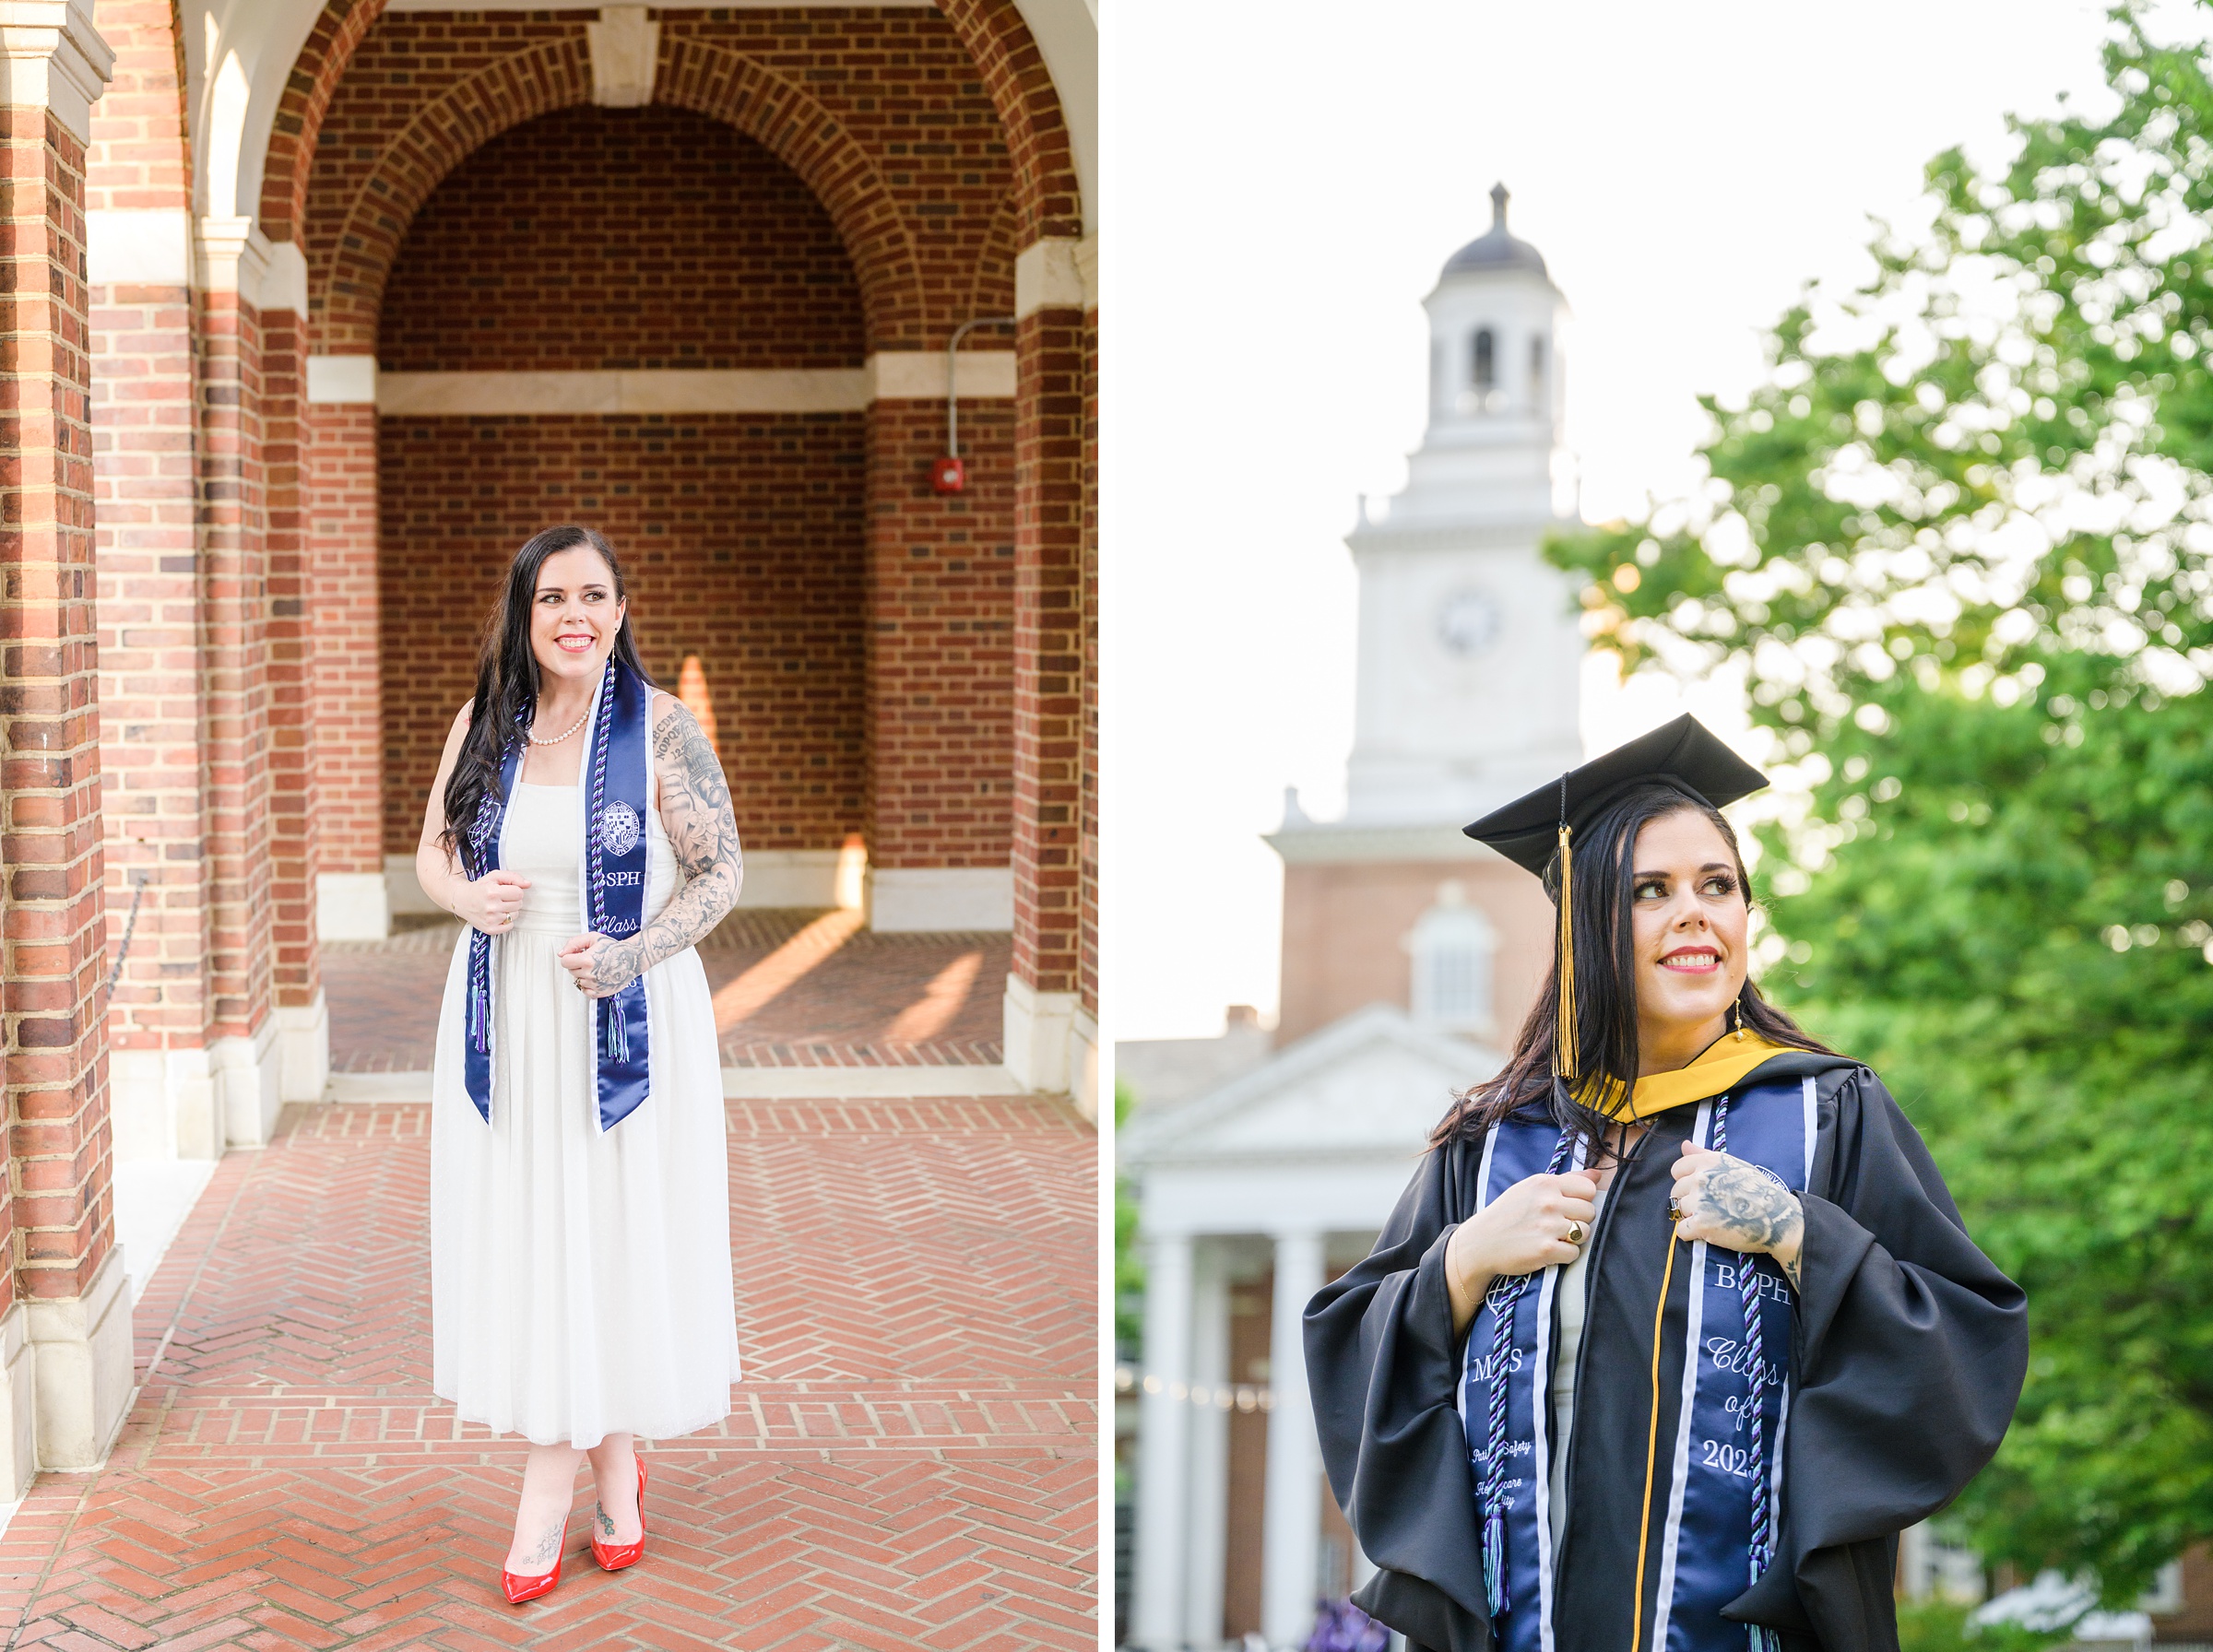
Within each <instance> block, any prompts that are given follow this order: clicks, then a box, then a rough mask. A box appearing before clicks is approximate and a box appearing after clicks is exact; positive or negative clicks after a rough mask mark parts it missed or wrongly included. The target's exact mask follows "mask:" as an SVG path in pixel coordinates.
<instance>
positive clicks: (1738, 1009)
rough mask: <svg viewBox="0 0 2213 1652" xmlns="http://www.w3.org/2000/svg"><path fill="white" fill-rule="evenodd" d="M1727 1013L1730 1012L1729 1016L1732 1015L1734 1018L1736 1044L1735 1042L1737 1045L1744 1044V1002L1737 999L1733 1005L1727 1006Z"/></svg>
mask: <svg viewBox="0 0 2213 1652" xmlns="http://www.w3.org/2000/svg"><path fill="white" fill-rule="evenodd" d="M1729 1012H1730V1014H1731V1015H1733V1016H1734V1018H1735V1020H1736V1042H1737V1043H1739V1044H1742V1043H1744V1042H1745V1001H1744V999H1742V998H1738V999H1737V1000H1736V1001H1735V1002H1734V1003H1733V1004H1731V1005H1730V1006H1729Z"/></svg>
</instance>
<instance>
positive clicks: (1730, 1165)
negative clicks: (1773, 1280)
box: [1674, 1141, 1805, 1289]
mask: <svg viewBox="0 0 2213 1652" xmlns="http://www.w3.org/2000/svg"><path fill="white" fill-rule="evenodd" d="M1674 1170H1675V1204H1676V1206H1677V1208H1678V1209H1681V1210H1682V1212H1683V1220H1682V1221H1679V1222H1677V1223H1676V1224H1675V1232H1676V1233H1678V1234H1679V1235H1680V1236H1682V1237H1683V1238H1685V1239H1704V1240H1708V1241H1710V1243H1712V1244H1715V1245H1725V1246H1726V1247H1727V1248H1729V1249H1730V1250H1735V1251H1764V1252H1766V1253H1767V1254H1768V1255H1769V1256H1770V1257H1774V1258H1775V1261H1776V1263H1777V1265H1778V1266H1780V1267H1781V1269H1782V1271H1783V1275H1784V1277H1785V1278H1787V1279H1788V1280H1790V1281H1791V1285H1792V1287H1793V1289H1796V1288H1798V1282H1799V1281H1798V1255H1799V1251H1800V1248H1801V1247H1802V1245H1804V1243H1805V1209H1804V1208H1803V1207H1801V1206H1800V1205H1799V1203H1798V1196H1797V1195H1796V1194H1794V1193H1793V1192H1792V1191H1791V1190H1790V1189H1789V1188H1787V1187H1785V1186H1783V1185H1782V1184H1781V1182H1778V1181H1776V1180H1775V1179H1774V1178H1773V1177H1772V1176H1770V1175H1769V1174H1767V1173H1766V1172H1765V1171H1762V1170H1758V1169H1757V1168H1755V1167H1754V1166H1752V1165H1750V1164H1747V1163H1746V1162H1744V1161H1743V1160H1742V1159H1733V1158H1731V1157H1730V1156H1729V1155H1728V1154H1727V1153H1717V1152H1714V1151H1712V1150H1710V1149H1707V1148H1701V1147H1696V1146H1694V1145H1693V1144H1691V1143H1690V1142H1687V1141H1686V1142H1685V1143H1684V1144H1683V1156H1682V1157H1681V1158H1680V1159H1677V1160H1676V1161H1675V1165H1674Z"/></svg>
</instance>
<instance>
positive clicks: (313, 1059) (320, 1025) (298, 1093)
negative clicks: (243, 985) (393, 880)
mask: <svg viewBox="0 0 2213 1652" xmlns="http://www.w3.org/2000/svg"><path fill="white" fill-rule="evenodd" d="M380 881H381V879H380ZM277 1065H278V1079H277V1095H278V1100H279V1101H286V1102H319V1101H321V1100H322V1099H323V1092H324V1091H325V1090H326V1089H328V1088H329V1086H330V1006H329V1005H328V1004H327V1003H325V1001H324V997H323V989H322V988H321V987H319V986H318V987H316V988H315V1001H314V1003H312V1004H294V1005H290V1006H287V1007H285V1008H282V1009H278V1011H277Z"/></svg>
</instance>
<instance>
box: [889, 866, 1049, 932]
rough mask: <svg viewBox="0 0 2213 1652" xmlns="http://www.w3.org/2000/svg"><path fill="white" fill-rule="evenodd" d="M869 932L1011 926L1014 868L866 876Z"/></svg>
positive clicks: (898, 870)
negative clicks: (867, 882)
mask: <svg viewBox="0 0 2213 1652" xmlns="http://www.w3.org/2000/svg"><path fill="white" fill-rule="evenodd" d="M869 927H870V928H871V929H873V930H875V931H876V932H877V933H878V934H879V935H927V934H941V933H944V932H946V931H951V930H964V929H991V930H1004V929H1012V928H1013V927H1014V868H1013V867H883V868H881V869H879V868H875V867H871V868H870V871H869Z"/></svg>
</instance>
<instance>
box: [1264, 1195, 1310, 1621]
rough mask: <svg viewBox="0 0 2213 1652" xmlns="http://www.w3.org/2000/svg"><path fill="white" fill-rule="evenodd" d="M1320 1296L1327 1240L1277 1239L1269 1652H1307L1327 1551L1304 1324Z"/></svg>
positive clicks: (1267, 1544)
mask: <svg viewBox="0 0 2213 1652" xmlns="http://www.w3.org/2000/svg"><path fill="white" fill-rule="evenodd" d="M1320 1289H1321V1235H1320V1233H1278V1234H1277V1235H1276V1236H1275V1298H1274V1303H1273V1308H1272V1312H1273V1317H1272V1322H1271V1324H1270V1327H1269V1335H1268V1386H1269V1387H1270V1388H1272V1390H1273V1391H1274V1394H1275V1409H1274V1410H1272V1411H1271V1412H1269V1414H1268V1489H1267V1505H1266V1508H1265V1510H1264V1513H1263V1516H1262V1522H1261V1527H1260V1634H1262V1635H1263V1636H1264V1637H1266V1639H1267V1642H1268V1644H1269V1645H1270V1646H1279V1647H1280V1646H1300V1645H1303V1644H1304V1643H1305V1641H1306V1638H1307V1633H1308V1630H1310V1629H1312V1628H1313V1627H1314V1589H1315V1585H1316V1580H1317V1577H1318V1575H1319V1569H1320V1547H1321V1446H1320V1441H1319V1440H1317V1439H1316V1438H1315V1434H1314V1408H1313V1406H1312V1404H1311V1403H1310V1402H1309V1401H1308V1398H1307V1355H1306V1348H1305V1345H1304V1340H1303V1336H1302V1329H1301V1322H1302V1320H1303V1319H1304V1317H1305V1315H1306V1311H1307V1303H1308V1300H1309V1299H1311V1298H1312V1296H1313V1294H1314V1292H1317V1291H1319V1290H1320Z"/></svg>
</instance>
